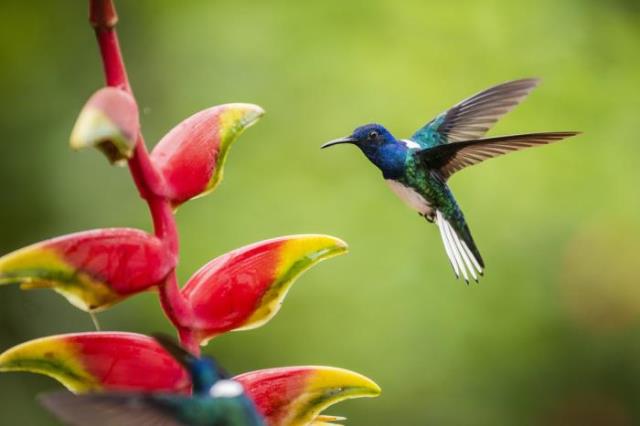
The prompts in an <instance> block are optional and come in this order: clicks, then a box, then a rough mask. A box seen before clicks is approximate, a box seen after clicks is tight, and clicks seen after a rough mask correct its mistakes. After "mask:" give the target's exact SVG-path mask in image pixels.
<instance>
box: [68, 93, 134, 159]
mask: <svg viewBox="0 0 640 426" xmlns="http://www.w3.org/2000/svg"><path fill="white" fill-rule="evenodd" d="M139 130H140V121H139V115H138V105H137V104H136V101H135V100H134V98H133V96H131V95H130V94H129V93H127V92H125V91H123V90H120V89H116V88H114V87H105V88H103V89H100V90H98V91H97V92H96V93H94V94H93V96H91V98H89V100H88V101H87V103H86V104H85V106H84V107H83V108H82V110H81V111H80V115H79V116H78V119H77V120H76V124H75V126H74V127H73V130H72V132H71V147H72V148H74V149H80V148H85V147H88V146H93V147H96V148H98V149H99V150H100V151H102V152H103V153H104V155H106V156H107V158H108V159H109V161H110V162H112V163H121V162H123V160H126V159H128V158H131V156H132V155H133V150H134V148H135V146H136V140H137V137H138V132H139Z"/></svg>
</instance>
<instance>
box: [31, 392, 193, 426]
mask: <svg viewBox="0 0 640 426" xmlns="http://www.w3.org/2000/svg"><path fill="white" fill-rule="evenodd" d="M38 399H39V400H40V402H41V403H42V405H44V406H45V408H47V409H48V410H49V411H51V412H52V413H53V414H55V416H56V417H57V418H58V419H60V420H61V421H62V422H64V424H67V425H73V426H85V425H86V426H122V425H136V426H183V424H182V423H181V422H179V421H178V420H175V419H173V418H172V417H170V414H169V413H167V412H166V411H165V409H164V408H163V407H161V406H158V405H155V404H154V403H153V402H152V401H151V399H149V398H148V397H146V396H144V395H139V394H109V393H94V394H86V395H74V394H72V393H70V392H66V391H62V392H53V393H48V394H44V395H41V396H40V397H39V398H38Z"/></svg>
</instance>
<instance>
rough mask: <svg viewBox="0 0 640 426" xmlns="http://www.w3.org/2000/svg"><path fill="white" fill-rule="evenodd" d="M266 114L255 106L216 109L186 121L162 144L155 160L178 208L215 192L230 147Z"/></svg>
mask: <svg viewBox="0 0 640 426" xmlns="http://www.w3.org/2000/svg"><path fill="white" fill-rule="evenodd" d="M263 114H264V110H263V109H262V108H260V107H259V106H257V105H252V104H226V105H220V106H216V107H212V108H209V109H206V110H204V111H200V112H198V113H196V114H194V115H192V116H191V117H189V118H187V119H186V120H184V121H182V122H181V123H180V124H178V125H177V126H176V127H174V128H173V129H172V130H171V131H169V133H167V134H166V135H165V136H164V137H163V138H162V140H161V141H160V142H158V145H157V146H156V147H155V148H154V149H153V152H152V153H151V159H152V161H153V163H154V165H155V166H156V168H157V169H158V171H159V172H160V174H161V175H162V177H163V178H164V181H165V186H166V195H167V196H168V197H169V198H170V199H171V200H172V202H173V204H174V205H179V204H181V203H183V202H185V201H187V200H189V199H190V198H193V197H196V196H201V195H205V194H207V193H209V192H211V191H213V190H214V189H215V187H216V186H217V185H218V183H219V182H220V181H221V179H222V173H223V165H224V162H225V160H226V157H227V154H228V152H229V147H230V146H231V144H232V143H233V142H234V141H235V140H236V139H237V138H238V137H239V136H240V135H241V134H242V132H243V131H244V130H245V129H246V128H247V127H249V126H251V125H252V124H254V123H255V122H256V121H257V120H258V119H259V118H260V117H261V116H262V115H263Z"/></svg>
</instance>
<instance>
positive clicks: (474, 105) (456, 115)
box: [411, 78, 539, 148]
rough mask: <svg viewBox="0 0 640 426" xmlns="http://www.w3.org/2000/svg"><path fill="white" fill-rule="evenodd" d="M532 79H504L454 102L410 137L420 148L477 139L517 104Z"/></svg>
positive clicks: (525, 95)
mask: <svg viewBox="0 0 640 426" xmlns="http://www.w3.org/2000/svg"><path fill="white" fill-rule="evenodd" d="M538 82H539V80H538V79H536V78H525V79H522V80H514V81H508V82H506V83H502V84H499V85H497V86H493V87H491V88H489V89H486V90H484V91H482V92H480V93H477V94H475V95H473V96H471V97H470V98H467V99H465V100H463V101H462V102H460V103H458V104H456V105H454V106H453V107H451V108H450V109H448V110H447V111H445V112H443V113H441V114H440V115H438V116H437V117H436V118H434V119H433V120H431V121H430V122H428V123H427V124H426V125H425V126H424V127H422V128H421V129H420V130H418V131H417V132H415V133H414V134H413V136H411V140H413V141H414V142H417V143H418V144H420V146H422V147H423V148H430V147H434V146H437V145H441V144H446V143H451V142H460V141H468V140H473V139H478V138H481V137H482V136H484V134H485V133H487V131H488V130H489V129H490V128H491V127H492V126H493V125H494V124H495V123H496V122H497V121H498V120H499V119H500V118H501V117H502V116H503V115H505V114H506V113H508V112H509V111H511V110H512V109H513V108H514V107H515V106H516V105H518V104H519V103H520V102H521V101H522V100H523V99H524V98H525V97H527V95H528V94H529V92H531V91H532V90H533V89H534V88H535V87H536V86H537V85H538Z"/></svg>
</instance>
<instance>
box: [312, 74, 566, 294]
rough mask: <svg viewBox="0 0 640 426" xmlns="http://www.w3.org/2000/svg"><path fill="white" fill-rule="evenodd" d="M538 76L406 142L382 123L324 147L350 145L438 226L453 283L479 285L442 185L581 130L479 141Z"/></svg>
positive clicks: (460, 220) (473, 250) (450, 114)
mask: <svg viewBox="0 0 640 426" xmlns="http://www.w3.org/2000/svg"><path fill="white" fill-rule="evenodd" d="M538 83H539V80H538V79H537V78H526V79H520V80H513V81H508V82H506V83H502V84H498V85H496V86H493V87H490V88H488V89H486V90H484V91H482V92H479V93H477V94H475V95H473V96H471V97H469V98H467V99H464V100H463V101H461V102H459V103H458V104H456V105H454V106H453V107H451V108H449V109H448V110H446V111H444V112H442V113H441V114H439V115H437V116H436V117H435V118H434V119H432V120H431V121H429V122H428V123H427V124H425V125H424V126H423V127H422V128H420V129H419V130H418V131H416V132H415V133H414V134H413V135H412V136H411V137H410V138H408V139H397V138H396V137H394V136H393V135H392V134H391V133H390V132H389V131H388V130H387V129H386V128H385V127H384V126H382V125H380V124H375V123H374V124H367V125H364V126H361V127H358V128H356V129H355V130H354V131H353V133H352V134H351V135H349V136H347V137H343V138H340V139H335V140H332V141H330V142H327V143H325V144H324V145H322V147H321V148H328V147H330V146H334V145H338V144H352V145H356V146H357V147H358V148H360V150H361V151H362V152H363V153H364V155H365V156H366V157H367V158H368V159H369V161H371V162H372V163H373V164H374V165H375V166H376V167H378V169H380V171H381V172H382V177H383V178H384V179H385V181H386V183H387V184H388V185H389V187H390V188H391V190H392V191H393V192H394V193H395V194H396V195H397V196H398V197H400V199H402V201H404V203H405V204H407V205H408V206H409V207H410V208H412V209H413V210H416V211H417V212H418V213H419V214H420V216H423V217H424V218H425V219H426V220H427V221H429V222H431V223H434V224H436V225H437V226H438V228H439V231H440V236H441V238H442V243H443V244H444V248H445V252H446V254H447V257H448V258H449V261H450V263H451V266H452V267H453V271H454V273H455V275H456V278H459V277H460V274H462V276H463V277H464V280H465V281H466V282H467V284H468V283H469V275H470V276H471V277H472V278H473V279H474V280H475V281H476V282H478V276H482V275H483V272H484V268H485V264H484V261H483V260H482V256H481V255H480V251H479V250H478V247H477V246H476V243H475V242H474V240H473V237H472V236H471V231H470V230H469V226H468V225H467V221H466V220H465V217H464V214H463V213H462V210H461V209H460V206H459V205H458V203H457V201H456V199H455V197H454V196H453V193H452V192H451V189H450V188H449V186H448V184H447V181H448V179H449V178H450V177H451V176H452V175H453V174H454V173H455V172H457V171H460V170H462V169H464V168H466V167H468V166H472V165H474V164H478V163H480V162H482V161H484V160H488V159H490V158H494V157H497V156H500V155H504V154H507V153H510V152H513V151H519V150H521V149H524V148H529V147H535V146H540V145H546V144H549V143H552V142H557V141H560V140H562V139H565V138H568V137H570V136H575V135H577V134H578V133H579V132H545V133H527V134H519V135H509V136H499V137H493V138H483V137H484V135H485V134H486V133H487V131H488V130H489V129H490V128H491V127H492V126H493V125H494V124H495V123H496V122H497V121H498V120H499V119H500V118H501V117H502V116H503V115H505V114H506V113H508V112H509V111H511V110H512V109H513V108H514V107H515V106H516V105H518V104H519V103H520V102H521V101H522V100H524V98H526V97H527V95H528V94H529V93H530V92H531V91H532V90H533V89H534V88H535V87H536V86H537V85H538Z"/></svg>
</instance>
